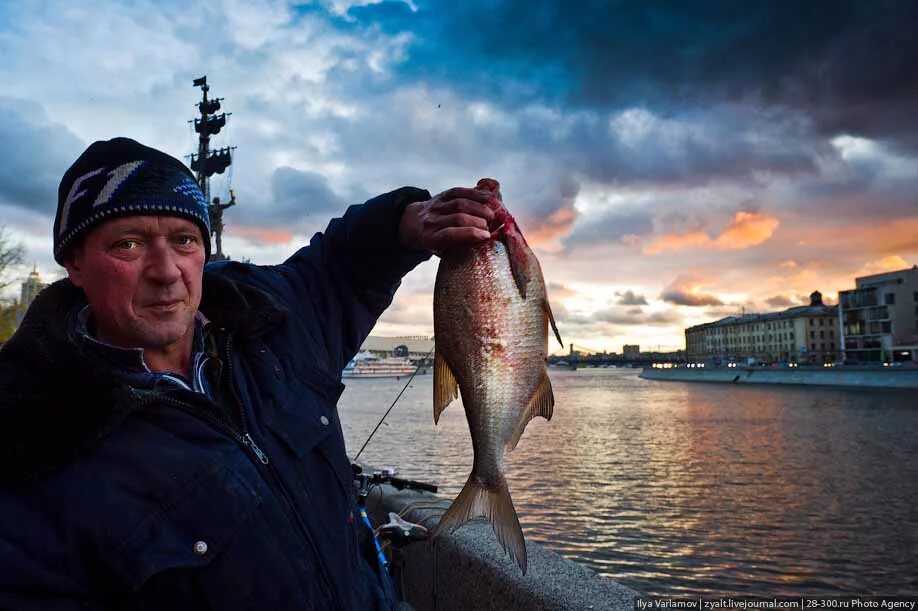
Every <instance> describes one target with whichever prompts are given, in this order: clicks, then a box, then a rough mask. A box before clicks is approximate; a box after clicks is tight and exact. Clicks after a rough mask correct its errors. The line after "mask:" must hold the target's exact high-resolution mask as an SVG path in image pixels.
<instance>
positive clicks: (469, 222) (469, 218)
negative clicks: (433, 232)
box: [430, 212, 488, 230]
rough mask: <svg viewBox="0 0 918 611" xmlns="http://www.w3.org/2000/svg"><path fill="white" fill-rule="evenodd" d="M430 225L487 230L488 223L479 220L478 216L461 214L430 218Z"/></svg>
mask: <svg viewBox="0 0 918 611" xmlns="http://www.w3.org/2000/svg"><path fill="white" fill-rule="evenodd" d="M430 223H431V224H432V225H433V226H435V227H441V228H447V227H478V228H479V229H485V230H487V229H488V221H486V220H485V219H483V218H481V217H480V216H473V215H471V214H464V213H462V212H458V213H456V214H444V215H442V216H436V217H432V218H431V219H430Z"/></svg>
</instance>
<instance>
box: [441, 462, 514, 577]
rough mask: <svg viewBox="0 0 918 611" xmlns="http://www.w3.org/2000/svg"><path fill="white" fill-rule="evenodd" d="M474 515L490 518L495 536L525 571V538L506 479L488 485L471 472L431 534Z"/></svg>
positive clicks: (459, 523)
mask: <svg viewBox="0 0 918 611" xmlns="http://www.w3.org/2000/svg"><path fill="white" fill-rule="evenodd" d="M476 516H484V517H486V518H488V519H489V520H490V521H491V527H492V528H493V529H494V533H495V534H496V535H497V540H498V541H500V544H501V546H503V548H504V551H506V552H507V553H509V554H510V556H511V557H512V558H513V559H514V560H515V561H516V563H517V564H518V565H519V567H520V570H522V571H523V575H525V574H526V566H527V560H526V541H525V540H524V539H523V530H522V529H521V528H520V521H519V518H517V516H516V509H514V508H513V501H512V500H511V499H510V490H509V489H508V488H507V481H506V480H504V479H503V478H502V479H501V481H500V484H498V485H497V486H496V487H491V488H489V487H486V486H484V485H482V484H481V483H480V482H478V481H477V480H476V479H475V478H474V476H469V480H468V481H467V482H466V483H465V487H463V488H462V492H460V493H459V496H457V497H456V500H455V501H453V504H452V505H450V508H449V509H448V510H447V511H446V513H445V514H443V517H442V518H440V523H439V524H438V525H437V529H436V533H435V534H439V533H440V532H442V531H444V530H453V529H455V528H458V527H459V526H461V525H463V524H465V523H466V522H468V521H469V520H471V519H472V518H474V517H476Z"/></svg>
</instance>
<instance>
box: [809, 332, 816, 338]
mask: <svg viewBox="0 0 918 611" xmlns="http://www.w3.org/2000/svg"><path fill="white" fill-rule="evenodd" d="M810 339H816V332H815V331H810Z"/></svg>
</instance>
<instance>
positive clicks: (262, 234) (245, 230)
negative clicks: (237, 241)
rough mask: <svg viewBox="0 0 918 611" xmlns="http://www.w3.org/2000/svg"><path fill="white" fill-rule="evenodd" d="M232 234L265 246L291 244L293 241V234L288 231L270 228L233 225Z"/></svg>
mask: <svg viewBox="0 0 918 611" xmlns="http://www.w3.org/2000/svg"><path fill="white" fill-rule="evenodd" d="M232 234H233V235H234V236H239V237H241V238H245V239H247V240H250V241H252V242H261V243H263V244H289V243H290V242H292V241H293V232H292V231H288V230H286V229H272V228H270V227H242V226H237V225H233V229H232Z"/></svg>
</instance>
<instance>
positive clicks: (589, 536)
mask: <svg viewBox="0 0 918 611" xmlns="http://www.w3.org/2000/svg"><path fill="white" fill-rule="evenodd" d="M636 376H637V372H636V371H633V370H581V371H577V372H552V382H553V386H554V391H555V397H556V403H557V404H556V407H555V413H554V418H553V420H552V422H551V423H547V422H545V421H544V420H542V419H540V418H537V419H535V420H533V421H532V422H531V423H530V424H529V426H528V428H527V429H526V433H525V434H524V436H523V438H522V440H521V441H520V444H519V447H518V448H517V450H516V451H515V452H513V453H512V454H511V455H510V458H509V460H508V463H509V464H508V480H509V482H510V491H511V494H512V496H513V500H514V503H515V504H516V507H517V510H518V513H519V514H520V521H521V523H522V525H523V529H524V532H525V534H526V536H527V538H529V539H533V540H538V541H541V542H543V543H545V544H546V545H547V546H548V547H549V548H551V549H554V550H555V551H558V552H559V553H561V554H563V555H565V556H568V557H571V558H574V559H576V560H578V561H580V562H583V563H585V564H587V565H589V566H591V567H592V568H594V569H595V570H597V571H598V572H600V573H602V574H604V575H608V576H610V577H612V578H614V579H616V580H618V581H620V582H622V583H624V584H626V585H629V586H631V587H634V588H635V589H638V590H641V591H644V592H648V593H653V594H692V595H697V594H705V593H709V594H713V593H716V594H767V595H796V594H803V593H807V594H837V593H850V594H864V593H884V594H891V593H899V594H906V593H908V594H918V577H916V576H918V528H916V527H918V461H916V458H918V435H916V434H915V431H918V402H916V401H915V393H911V392H878V391H869V392H865V391H857V390H838V389H811V388H776V387H753V388H750V387H742V386H736V387H734V386H727V385H708V384H682V383H663V382H650V381H645V380H640V379H638V378H637V377H636ZM431 382H432V380H431V376H423V377H419V378H417V379H416V380H415V381H414V382H412V388H410V389H409V390H408V391H407V392H406V393H405V396H404V397H403V398H402V400H401V402H400V404H399V406H398V407H396V408H395V410H393V412H392V414H391V415H390V416H389V418H388V419H387V424H386V425H384V426H383V427H382V428H381V429H380V431H379V433H377V436H376V437H375V438H374V440H373V441H372V442H371V443H370V445H369V446H368V448H367V450H366V451H365V453H364V456H363V457H362V459H365V460H367V461H368V462H370V463H373V464H377V465H388V464H394V465H398V467H399V468H400V469H401V471H402V473H403V474H404V475H405V476H406V477H412V478H415V479H420V480H425V481H432V482H435V483H437V484H438V485H440V486H441V491H442V493H443V494H444V495H447V496H454V495H455V494H457V493H458V492H459V490H460V489H461V487H462V485H463V484H464V483H465V480H466V478H467V477H468V474H469V472H470V471H471V466H472V448H471V440H470V439H469V434H468V426H467V424H466V421H465V416H464V413H463V410H462V406H461V404H459V403H455V404H453V405H452V406H450V407H449V408H448V409H447V410H446V411H445V412H444V413H443V416H442V417H441V419H440V424H439V426H434V424H433V414H432V406H431V404H432V401H431V397H432V389H431V386H432V385H431ZM403 384H404V381H402V382H397V381H395V380H352V381H349V385H348V389H347V390H346V391H345V393H344V395H343V396H342V399H341V403H340V410H341V417H342V421H343V422H344V426H345V437H346V439H347V441H348V448H350V449H351V450H352V451H356V449H357V448H359V447H360V445H361V444H362V443H363V441H364V440H365V439H366V436H367V435H368V434H369V432H370V430H371V429H372V427H373V426H374V425H375V423H376V421H377V420H378V418H379V417H380V416H381V415H382V413H383V412H384V411H385V409H386V407H388V404H389V402H390V401H391V400H392V399H393V398H394V397H395V395H396V394H397V393H398V391H399V390H400V389H401V386H402V385H403Z"/></svg>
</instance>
